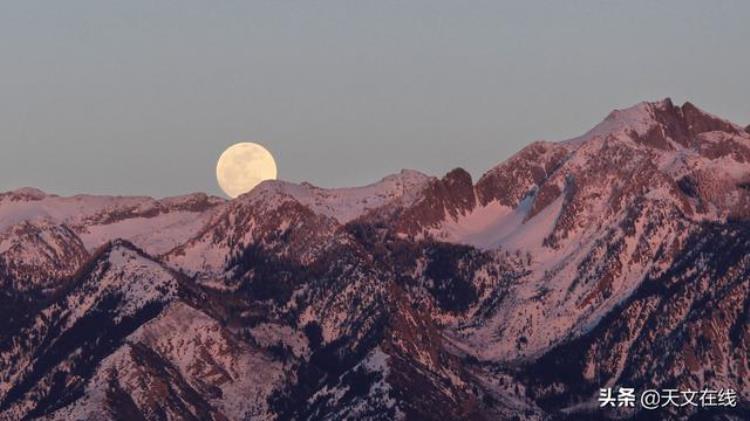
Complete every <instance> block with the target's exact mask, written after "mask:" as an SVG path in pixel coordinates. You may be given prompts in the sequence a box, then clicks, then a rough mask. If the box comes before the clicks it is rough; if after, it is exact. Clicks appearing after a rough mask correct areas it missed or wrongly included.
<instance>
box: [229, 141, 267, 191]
mask: <svg viewBox="0 0 750 421" xmlns="http://www.w3.org/2000/svg"><path fill="white" fill-rule="evenodd" d="M275 179H276V161H275V160H274V159H273V155H271V152H269V151H268V149H266V148H264V147H263V146H261V145H259V144H257V143H251V142H242V143H237V144H235V145H232V146H230V147H228V148H227V150H225V151H224V153H222V154H221V156H220V157H219V162H217V163H216V180H217V181H218V182H219V187H221V189H222V190H223V191H224V193H226V194H227V196H229V197H231V198H233V199H234V198H235V197H237V196H239V195H241V194H243V193H247V192H249V191H250V190H252V189H253V188H254V187H255V186H257V185H258V184H260V182H261V181H263V180H275Z"/></svg>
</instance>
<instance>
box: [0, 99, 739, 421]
mask: <svg viewBox="0 0 750 421" xmlns="http://www.w3.org/2000/svg"><path fill="white" fill-rule="evenodd" d="M748 256H750V132H748V130H747V129H743V128H742V127H740V126H737V125H735V124H732V123H730V122H728V121H725V120H722V119H720V118H718V117H716V116H713V115H711V114H708V113H706V112H704V111H701V110H700V109H698V108H697V107H695V106H694V105H692V104H690V103H685V104H683V105H682V106H677V105H674V104H673V103H672V101H671V100H669V99H665V100H662V101H658V102H644V103H640V104H638V105H635V106H633V107H631V108H628V109H624V110H617V111H614V112H612V113H611V114H609V115H608V116H607V117H606V118H605V119H604V121H603V122H602V123H600V124H599V125H597V126H596V127H594V128H593V129H592V130H590V131H589V132H587V133H586V134H584V135H582V136H580V137H578V138H575V139H570V140H566V141H563V142H544V141H540V142H535V143H532V144H531V145H529V146H527V147H526V148H524V149H523V150H521V151H520V152H518V153H517V154H516V155H514V156H512V157H510V158H509V159H508V160H506V161H504V162H502V163H500V164H498V165H497V166H495V167H494V168H492V169H490V170H489V171H487V172H486V173H485V174H484V175H483V176H481V177H480V178H479V179H478V180H477V181H476V182H474V180H472V177H471V175H470V174H469V173H467V172H466V171H464V170H463V169H460V168H458V169H455V170H453V171H451V172H449V173H448V174H446V175H445V176H443V177H440V178H438V177H430V176H427V175H424V174H421V173H419V172H416V171H410V170H404V171H402V172H401V173H399V174H394V175H391V176H388V177H385V178H384V179H382V180H381V181H379V182H377V183H374V184H371V185H369V186H364V187H357V188H346V189H323V188H319V187H315V186H312V185H310V184H307V183H302V184H293V183H287V182H282V181H267V182H264V183H262V184H261V185H260V186H258V187H257V188H256V189H255V190H253V191H252V192H250V193H248V194H246V195H243V196H241V197H239V198H237V199H236V200H233V201H224V200H222V199H219V198H214V197H209V196H206V195H203V194H194V195H189V196H183V197H178V198H170V199H163V200H154V199H151V198H145V197H132V198H131V197H100V196H75V197H70V198H65V197H59V196H55V195H48V194H46V193H44V192H41V191H39V190H36V189H30V188H25V189H20V190H16V191H12V192H8V193H3V194H0V283H2V288H1V289H0V316H2V317H3V319H4V320H7V321H8V322H7V323H6V325H5V326H4V327H3V328H2V329H0V367H1V368H2V370H0V373H2V375H1V377H0V418H2V419H30V418H37V417H46V418H50V419H142V418H145V419H215V420H224V419H231V420H234V419H394V418H395V419H401V418H407V419H465V418H471V419H510V418H512V417H517V418H523V419H549V418H570V419H581V418H582V417H592V418H602V417H633V416H641V417H648V416H651V415H653V413H652V414H649V413H644V412H643V411H639V410H638V408H635V409H621V410H618V411H609V412H607V411H605V410H599V409H598V405H597V402H596V394H597V392H598V389H599V388H600V387H611V386H613V385H624V386H629V387H635V388H639V389H645V388H661V387H670V388H678V389H688V388H692V389H701V388H731V389H734V390H736V391H737V393H738V396H739V403H738V405H737V407H735V408H723V409H721V410H719V409H717V410H715V411H713V412H711V413H709V414H703V415H707V416H709V415H710V416H717V417H719V416H725V417H732V416H734V417H737V418H738V419H741V418H742V417H747V416H748V414H749V412H748V411H750V407H749V406H748V405H750V403H749V401H750V385H749V384H748V380H747V379H748V373H750V365H749V364H750V361H748V355H749V345H750V327H749V325H750V323H748V319H749V317H750V298H749V297H750V284H749V282H750V260H749V258H748ZM664 411H671V412H659V413H658V416H659V417H669V416H673V417H685V416H689V415H695V414H697V411H698V409H697V408H694V407H687V408H671V409H669V410H667V409H665V410H664ZM719 411H723V412H719ZM698 415H701V414H698Z"/></svg>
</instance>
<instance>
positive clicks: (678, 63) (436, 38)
mask: <svg viewBox="0 0 750 421" xmlns="http://www.w3.org/2000/svg"><path fill="white" fill-rule="evenodd" d="M748 75H750V2H748V1H746V0H737V1H710V2H707V1H685V0H674V1H663V0H662V1H548V2H531V1H523V2H521V1H519V2H501V1H486V2H485V1H438V0H429V1H388V0H378V1H372V2H362V1H348V0H347V1H279V0H273V1H212V2H206V1H192V0H180V1H164V0H161V1H156V2H155V1H146V0H129V1H102V0H92V1H78V0H68V1H54V2H51V1H48V2H42V1H35V0H28V1H13V2H3V4H2V5H0V145H1V148H0V191H5V190H10V189H14V188H17V187H21V186H27V185H31V186H36V187H39V188H42V189H43V190H46V191H49V192H54V193H59V194H73V193H82V192H86V193H106V194H148V195H154V196H167V195H174V194H182V193H187V192H193V191H205V192H209V193H215V194H219V192H220V190H219V189H218V187H217V185H216V180H215V177H214V168H215V163H216V160H217V158H218V156H219V155H220V154H221V152H222V151H223V150H224V148H225V147H227V146H229V145H231V144H232V143H235V142H237V141H241V140H252V141H257V142H259V143H262V144H264V145H265V146H266V147H268V149H270V150H271V152H272V153H273V154H274V155H275V156H276V160H277V163H278V167H279V176H280V178H283V179H287V180H291V181H305V180H306V181H310V182H312V183H313V184H318V185H322V186H345V185H359V184H365V183H369V182H372V181H375V180H378V179H380V178H381V177H382V176H384V175H386V174H388V173H392V172H396V171H398V170H399V169H401V168H413V169H417V170H420V171H423V172H426V173H428V174H433V175H442V174H443V173H445V172H447V171H449V170H450V169H452V168H454V167H457V166H461V167H464V168H466V169H468V170H469V171H470V172H471V173H472V174H473V175H474V177H475V178H476V177H479V176H480V175H481V174H482V173H483V172H484V171H485V170H487V169H489V168H490V167H491V166H493V165H495V164H496V163H498V162H500V161H502V160H504V159H505V158H507V157H508V156H510V155H511V154H513V153H514V152H516V151H518V150H519V149H520V148H521V147H523V146H524V145H526V144H528V143H529V142H531V141H533V140H537V139H550V140H558V139H564V138H568V137H573V136H576V135H579V134H581V133H583V132H584V131H586V130H587V129H589V128H590V127H592V126H593V125H594V124H596V123H597V122H598V121H600V120H601V119H602V118H603V117H604V116H605V115H606V114H607V113H608V112H609V111H610V110H611V109H614V108H622V107H626V106H629V105H632V104H634V103H636V102H639V101H641V100H654V99H660V98H663V97H666V96H670V97H672V98H673V100H675V102H680V103H682V102H683V101H685V100H690V101H692V102H694V103H695V104H696V105H698V106H699V107H701V108H704V109H706V110H708V111H710V112H713V113H715V114H719V115H721V116H723V117H726V118H729V119H731V120H733V121H735V122H737V123H740V124H743V125H745V124H748V123H750V84H749V82H750V79H749V78H748Z"/></svg>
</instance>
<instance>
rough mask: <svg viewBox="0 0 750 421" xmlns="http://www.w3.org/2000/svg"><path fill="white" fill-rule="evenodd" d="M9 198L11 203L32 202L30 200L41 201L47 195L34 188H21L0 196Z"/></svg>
mask: <svg viewBox="0 0 750 421" xmlns="http://www.w3.org/2000/svg"><path fill="white" fill-rule="evenodd" d="M5 195H7V196H9V197H10V199H11V200H13V201H21V200H26V201H32V200H42V199H44V198H45V197H47V193H45V192H43V191H41V190H39V189H37V188H34V187H21V188H20V189H16V190H13V191H9V192H7V193H3V194H0V198H2V196H5Z"/></svg>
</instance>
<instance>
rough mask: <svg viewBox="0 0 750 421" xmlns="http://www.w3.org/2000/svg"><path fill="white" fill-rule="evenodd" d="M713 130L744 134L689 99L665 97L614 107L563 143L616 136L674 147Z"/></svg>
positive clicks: (691, 144) (693, 143) (686, 144)
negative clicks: (680, 100)
mask: <svg viewBox="0 0 750 421" xmlns="http://www.w3.org/2000/svg"><path fill="white" fill-rule="evenodd" d="M714 131H718V132H725V133H728V134H731V135H741V136H744V135H745V133H744V131H743V129H742V128H741V127H739V126H737V125H735V124H733V123H731V122H729V121H727V120H724V119H722V118H719V117H717V116H715V115H713V114H710V113H708V112H706V111H703V110H702V109H700V108H698V107H696V106H695V105H694V104H693V103H691V102H689V101H688V102H685V103H684V104H683V105H681V106H678V105H674V103H673V102H672V99H671V98H664V99H662V100H660V101H652V102H648V101H644V102H640V103H638V104H635V105H633V106H631V107H628V108H624V109H616V110H614V111H612V112H610V113H609V114H608V115H607V117H606V118H605V119H604V120H603V121H602V122H601V123H599V124H597V125H596V126H594V128H593V129H591V130H589V131H588V132H586V133H585V134H583V135H582V136H579V137H576V138H573V139H568V140H565V141H563V142H562V143H563V144H566V145H573V146H577V145H580V144H582V143H586V142H589V141H594V140H597V139H599V140H601V139H606V138H617V139H628V140H632V141H635V142H636V143H639V144H642V145H646V146H651V147H654V148H657V149H662V150H674V149H678V148H681V147H694V146H696V144H697V143H698V142H699V139H697V137H698V135H700V134H702V133H706V132H714Z"/></svg>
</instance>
